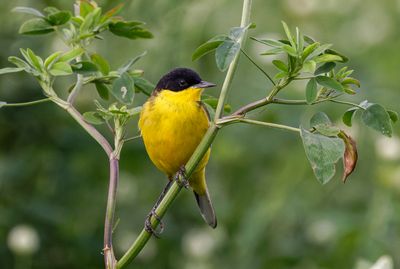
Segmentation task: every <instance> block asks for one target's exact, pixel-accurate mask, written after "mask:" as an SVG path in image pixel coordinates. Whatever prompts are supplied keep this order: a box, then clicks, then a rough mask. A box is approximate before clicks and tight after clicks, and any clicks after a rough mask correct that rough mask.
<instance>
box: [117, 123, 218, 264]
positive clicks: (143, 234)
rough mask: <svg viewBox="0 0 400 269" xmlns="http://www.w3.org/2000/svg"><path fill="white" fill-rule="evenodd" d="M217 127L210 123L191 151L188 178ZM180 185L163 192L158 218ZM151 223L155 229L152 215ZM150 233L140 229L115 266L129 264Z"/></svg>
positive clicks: (210, 141)
mask: <svg viewBox="0 0 400 269" xmlns="http://www.w3.org/2000/svg"><path fill="white" fill-rule="evenodd" d="M217 132H218V127H217V126H216V125H214V124H211V126H210V128H209V129H208V130H207V132H206V134H205V135H204V137H203V140H202V141H201V142H200V144H199V146H198V147H197V148H196V150H195V152H194V153H193V155H192V157H191V158H190V159H189V161H188V162H187V164H186V165H185V170H186V176H187V177H188V178H189V177H190V175H191V174H192V173H193V171H194V169H195V168H196V166H197V164H198V163H199V162H200V161H201V159H202V158H203V156H204V154H205V153H206V152H207V150H208V149H209V147H210V145H211V143H212V141H213V140H214V138H215V136H216V135H217ZM181 189H182V186H181V185H179V184H178V183H177V182H176V181H175V182H174V183H173V184H172V185H171V187H170V188H169V189H168V192H167V193H166V194H165V196H164V198H163V199H162V200H161V202H160V204H159V205H158V207H157V208H156V210H155V211H156V215H157V216H159V218H162V217H164V215H165V213H166V212H167V210H168V208H169V207H170V205H171V204H172V202H173V201H174V200H175V198H176V196H177V195H178V194H179V192H180V191H181ZM150 221H151V225H152V227H153V229H156V228H157V226H158V224H159V221H158V220H157V219H156V218H154V217H152V218H151V220H150ZM150 237H151V233H149V232H147V231H146V230H145V229H143V230H142V231H141V233H140V234H139V236H138V238H137V239H136V240H135V242H133V244H132V245H131V247H130V248H129V249H128V250H127V252H126V253H125V254H124V255H123V256H122V258H121V259H120V260H119V261H118V263H117V268H123V267H124V266H126V265H127V264H129V263H130V262H131V261H132V260H133V259H134V258H135V257H136V256H137V255H138V254H139V253H140V251H141V250H142V249H143V247H144V246H145V245H146V243H147V241H148V240H149V239H150Z"/></svg>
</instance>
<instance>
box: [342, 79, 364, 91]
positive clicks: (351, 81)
mask: <svg viewBox="0 0 400 269" xmlns="http://www.w3.org/2000/svg"><path fill="white" fill-rule="evenodd" d="M342 84H343V85H348V84H351V85H356V86H357V87H358V88H360V87H361V84H360V81H359V80H358V79H355V78H352V77H347V78H345V79H344V80H343V81H342Z"/></svg>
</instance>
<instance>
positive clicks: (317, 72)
mask: <svg viewBox="0 0 400 269" xmlns="http://www.w3.org/2000/svg"><path fill="white" fill-rule="evenodd" d="M335 66H336V64H335V63H332V62H328V63H325V64H323V65H321V66H320V67H318V68H317V70H315V72H314V74H315V75H320V74H324V73H328V72H329V71H331V70H332V69H333V68H335Z"/></svg>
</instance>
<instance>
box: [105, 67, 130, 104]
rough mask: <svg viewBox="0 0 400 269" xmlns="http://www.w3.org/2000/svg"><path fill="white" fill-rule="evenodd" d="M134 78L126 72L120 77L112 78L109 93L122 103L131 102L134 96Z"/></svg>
mask: <svg viewBox="0 0 400 269" xmlns="http://www.w3.org/2000/svg"><path fill="white" fill-rule="evenodd" d="M134 86H135V83H134V80H133V79H132V78H131V76H129V74H128V73H126V72H125V73H122V75H121V77H119V78H117V79H116V80H114V82H113V84H112V91H111V93H112V94H113V95H114V97H115V98H116V99H117V100H118V101H120V102H121V103H124V104H131V103H132V102H133V99H134V97H135V90H134Z"/></svg>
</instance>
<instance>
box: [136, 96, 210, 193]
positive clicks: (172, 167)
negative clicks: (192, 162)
mask: <svg viewBox="0 0 400 269" xmlns="http://www.w3.org/2000/svg"><path fill="white" fill-rule="evenodd" d="M200 94H201V89H188V90H184V91H180V92H172V91H168V90H163V91H161V92H159V93H158V94H157V95H155V96H152V97H151V98H150V99H149V100H148V101H147V102H146V103H145V104H144V106H143V109H142V112H141V115H140V120H139V128H140V130H141V133H142V138H143V141H144V144H145V147H146V151H147V153H148V155H149V157H150V159H151V160H152V162H153V163H154V164H155V166H156V167H157V168H158V169H159V170H161V171H163V172H164V173H165V174H167V175H168V177H169V178H170V177H171V176H173V175H174V174H175V173H176V172H177V171H178V170H179V168H180V167H181V166H182V165H185V164H186V163H187V161H188V160H189V158H190V156H191V155H192V154H193V152H194V150H195V149H196V147H197V146H198V144H199V143H200V141H201V139H202V138H203V136H204V134H205V132H206V131H207V128H208V126H209V121H208V117H207V113H206V111H205V110H204V108H203V107H202V106H201V105H200V104H199V102H198V101H199V100H200ZM208 158H209V151H208V152H207V154H206V155H205V156H204V158H203V160H202V161H201V162H200V164H199V166H198V167H197V169H196V171H195V172H194V173H193V176H192V179H193V180H194V178H195V177H200V178H199V179H196V180H195V181H196V182H193V185H192V183H191V185H192V187H194V188H196V189H198V188H200V189H202V188H203V187H202V186H200V185H203V182H202V181H204V167H205V165H206V164H207V161H208ZM197 185H199V186H197Z"/></svg>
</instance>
